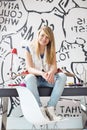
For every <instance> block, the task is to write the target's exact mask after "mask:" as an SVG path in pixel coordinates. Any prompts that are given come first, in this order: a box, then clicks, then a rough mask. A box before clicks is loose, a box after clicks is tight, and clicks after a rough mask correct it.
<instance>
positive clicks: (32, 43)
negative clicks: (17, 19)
mask: <svg viewBox="0 0 87 130" xmlns="http://www.w3.org/2000/svg"><path fill="white" fill-rule="evenodd" d="M28 47H29V49H32V50H33V51H34V50H35V41H32V42H30V43H29V44H28Z"/></svg>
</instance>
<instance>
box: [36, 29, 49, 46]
mask: <svg viewBox="0 0 87 130" xmlns="http://www.w3.org/2000/svg"><path fill="white" fill-rule="evenodd" d="M38 41H39V44H40V45H42V46H46V45H47V44H48V43H49V38H48V36H47V34H46V33H45V32H44V31H43V30H42V31H41V32H40V34H39V36H38Z"/></svg>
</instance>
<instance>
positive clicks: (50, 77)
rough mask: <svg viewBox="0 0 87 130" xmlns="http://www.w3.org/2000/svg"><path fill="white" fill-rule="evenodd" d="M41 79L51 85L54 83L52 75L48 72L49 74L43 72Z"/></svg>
mask: <svg viewBox="0 0 87 130" xmlns="http://www.w3.org/2000/svg"><path fill="white" fill-rule="evenodd" d="M42 77H43V78H44V79H45V80H46V81H47V82H48V83H51V84H53V83H54V73H53V72H51V71H49V72H44V73H43V75H42Z"/></svg>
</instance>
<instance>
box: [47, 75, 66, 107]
mask: <svg viewBox="0 0 87 130" xmlns="http://www.w3.org/2000/svg"><path fill="white" fill-rule="evenodd" d="M66 79H67V76H66V75H65V74H64V73H58V74H56V75H55V84H54V86H53V91H52V93H51V97H50V100H49V102H48V107H50V106H54V107H55V106H56V104H57V102H58V100H59V99H60V96H61V95H62V92H63V90H64V86H65V83H66Z"/></svg>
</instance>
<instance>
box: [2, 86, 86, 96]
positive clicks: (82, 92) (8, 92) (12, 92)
mask: <svg viewBox="0 0 87 130" xmlns="http://www.w3.org/2000/svg"><path fill="white" fill-rule="evenodd" d="M51 91H52V88H48V87H41V88H39V94H40V96H50V93H51ZM10 96H12V97H17V96H18V93H17V90H16V89H15V88H0V97H10ZM62 96H87V87H78V88H64V91H63V93H62Z"/></svg>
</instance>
